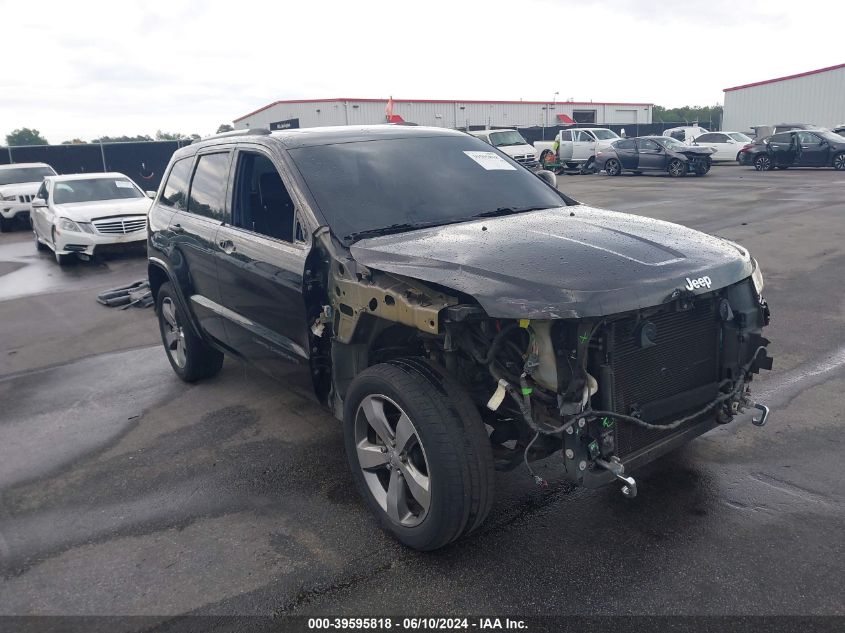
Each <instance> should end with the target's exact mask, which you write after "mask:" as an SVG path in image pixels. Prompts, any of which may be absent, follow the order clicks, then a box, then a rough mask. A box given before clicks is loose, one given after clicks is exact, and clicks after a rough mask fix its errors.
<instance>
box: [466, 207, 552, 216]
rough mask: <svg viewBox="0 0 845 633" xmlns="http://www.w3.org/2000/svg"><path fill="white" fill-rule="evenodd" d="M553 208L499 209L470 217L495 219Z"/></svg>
mask: <svg viewBox="0 0 845 633" xmlns="http://www.w3.org/2000/svg"><path fill="white" fill-rule="evenodd" d="M554 208H555V207H499V208H498V209H494V210H492V211H482V212H481V213H476V214H475V215H473V216H471V217H473V218H495V217H498V216H500V215H513V214H514V213H525V212H526V211H541V210H543V209H554Z"/></svg>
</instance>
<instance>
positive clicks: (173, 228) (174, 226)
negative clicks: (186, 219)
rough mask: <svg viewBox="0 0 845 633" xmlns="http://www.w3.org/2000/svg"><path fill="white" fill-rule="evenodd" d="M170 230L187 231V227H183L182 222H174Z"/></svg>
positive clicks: (175, 231) (176, 231)
mask: <svg viewBox="0 0 845 633" xmlns="http://www.w3.org/2000/svg"><path fill="white" fill-rule="evenodd" d="M170 230H171V231H173V232H174V233H184V232H185V229H184V228H183V227H182V225H181V224H174V225H173V226H171V227H170Z"/></svg>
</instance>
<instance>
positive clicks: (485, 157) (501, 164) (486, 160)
mask: <svg viewBox="0 0 845 633" xmlns="http://www.w3.org/2000/svg"><path fill="white" fill-rule="evenodd" d="M464 154H466V155H467V156H469V157H470V158H471V159H472V160H474V161H475V162H476V163H478V164H479V165H481V166H482V167H484V169H486V170H487V171H492V170H509V171H516V167H514V166H513V165H511V164H510V163H509V162H508V161H506V160H505V159H504V158H502V157H501V156H499V155H498V154H495V153H493V152H466V151H465V152H464Z"/></svg>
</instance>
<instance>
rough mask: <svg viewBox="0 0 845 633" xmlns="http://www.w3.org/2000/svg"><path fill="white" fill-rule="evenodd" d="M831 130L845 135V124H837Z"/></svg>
mask: <svg viewBox="0 0 845 633" xmlns="http://www.w3.org/2000/svg"><path fill="white" fill-rule="evenodd" d="M831 132H833V133H834V134H838V135H839V136H845V125H837V126H836V127H835V128H833V129H832V130H831Z"/></svg>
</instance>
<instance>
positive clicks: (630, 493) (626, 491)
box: [596, 456, 637, 499]
mask: <svg viewBox="0 0 845 633" xmlns="http://www.w3.org/2000/svg"><path fill="white" fill-rule="evenodd" d="M596 464H598V465H599V466H601V467H602V468H604V469H605V470H609V471H610V472H612V473H613V474H614V475H615V476H616V478H617V479H618V480H619V481H621V482H622V483H623V484H625V485H624V486H622V494H623V495H625V496H626V497H628V498H629V499H633V498H634V497H636V496H637V482H636V481H635V480H634V478H633V477H626V476H625V466H623V465H622V462H620V461H619V458H618V457H615V456H614V457H611V458H610V461H605V460H603V459H597V460H596Z"/></svg>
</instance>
